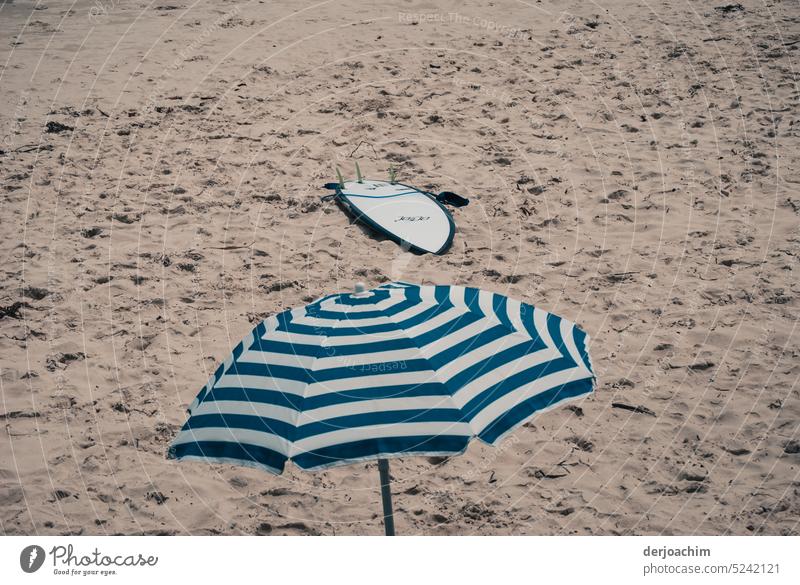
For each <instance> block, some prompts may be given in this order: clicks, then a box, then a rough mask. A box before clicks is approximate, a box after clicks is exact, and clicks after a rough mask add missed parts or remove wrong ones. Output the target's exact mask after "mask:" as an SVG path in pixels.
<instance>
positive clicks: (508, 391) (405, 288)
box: [168, 283, 594, 533]
mask: <svg viewBox="0 0 800 585" xmlns="http://www.w3.org/2000/svg"><path fill="white" fill-rule="evenodd" d="M362 288H363V287H362ZM587 344H588V337H587V335H586V334H585V333H584V332H583V331H581V330H580V329H578V328H577V327H576V326H575V325H574V324H573V323H571V322H569V321H567V320H565V319H561V318H560V317H557V316H555V315H553V314H550V313H548V312H546V311H543V310H541V309H538V308H535V307H532V306H531V305H527V304H525V303H521V302H519V301H515V300H512V299H509V298H507V297H505V296H503V295H499V294H496V293H492V292H487V291H483V290H479V289H476V288H465V287H460V286H417V285H412V284H406V283H391V284H385V285H383V286H380V287H378V288H376V289H373V290H371V291H363V290H361V289H357V292H355V293H344V294H335V295H330V296H326V297H323V298H321V299H319V300H317V301H315V302H313V303H311V304H310V305H307V306H305V307H302V308H298V309H293V310H289V311H285V312H283V313H280V314H278V315H275V316H272V317H269V318H267V319H266V320H264V321H262V322H261V323H260V324H259V325H258V326H257V327H256V328H255V329H254V330H253V331H252V332H251V333H250V334H249V335H248V336H247V338H245V339H244V340H243V341H242V342H241V343H240V344H239V345H238V346H237V347H236V349H234V351H233V353H232V355H231V356H229V357H228V359H226V360H225V362H224V363H223V364H221V365H220V366H219V368H218V369H217V371H216V372H215V373H214V375H213V376H211V378H210V380H209V381H208V383H207V384H206V386H205V387H204V388H203V389H202V390H201V392H200V394H199V395H198V396H197V398H196V399H195V400H194V402H193V403H192V404H191V406H190V407H189V413H190V417H189V420H188V421H187V422H186V424H185V425H184V427H183V428H182V429H181V431H180V433H179V434H178V436H177V437H176V438H175V440H174V442H173V443H172V445H171V447H170V449H169V454H168V456H169V457H170V458H174V459H202V460H204V461H211V462H222V463H233V464H237V465H247V466H252V467H258V468H261V469H265V470H267V471H270V472H272V473H281V472H282V471H283V468H284V465H285V464H286V462H287V461H288V460H292V461H293V462H294V463H295V464H296V465H298V466H299V467H301V468H303V469H322V468H326V467H331V466H334V465H341V464H347V463H352V462H354V461H360V460H367V459H379V460H380V463H381V475H382V484H383V487H384V488H385V489H384V495H385V497H386V496H387V495H388V464H387V463H386V461H385V460H386V459H387V458H391V457H403V456H409V455H453V454H458V453H461V452H463V451H464V450H465V449H466V447H467V444H468V443H469V441H470V439H472V438H473V437H478V438H479V439H481V440H482V441H484V442H486V443H489V444H497V443H499V442H500V441H501V440H502V439H503V437H504V436H506V435H507V434H508V433H509V432H511V431H512V430H514V429H515V428H516V427H518V426H519V425H521V424H523V423H524V422H526V421H527V420H529V419H530V418H531V417H532V416H533V415H534V414H535V413H537V412H541V411H543V410H545V409H548V408H552V407H554V406H556V405H559V404H561V403H563V402H564V401H565V400H569V399H572V398H576V397H579V396H583V395H585V394H587V393H589V392H591V391H592V388H593V386H594V373H593V371H592V365H591V362H590V360H589V355H588V352H587ZM386 504H387V501H386V499H385V500H384V506H385V518H386V520H387V533H388V532H389V530H388V529H389V525H388V520H390V517H389V516H387V513H388V514H390V513H391V510H390V505H389V508H388V509H387V508H386Z"/></svg>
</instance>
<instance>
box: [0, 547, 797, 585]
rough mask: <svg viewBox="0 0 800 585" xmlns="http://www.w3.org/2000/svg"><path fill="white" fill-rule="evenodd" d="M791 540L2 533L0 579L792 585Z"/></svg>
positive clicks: (794, 549)
mask: <svg viewBox="0 0 800 585" xmlns="http://www.w3.org/2000/svg"><path fill="white" fill-rule="evenodd" d="M799 548H800V537H581V536H571V537H570V536H566V537H535V536H534V537H450V538H447V537H444V538H442V537H407V538H402V537H399V538H385V537H317V538H314V537H306V538H303V537H188V536H187V537H157V536H148V537H133V536H122V537H90V536H87V537H4V538H2V539H0V581H2V583H9V584H10V583H15V584H16V583H20V584H24V583H55V582H58V583H66V582H69V583H83V582H87V580H88V581H89V582H103V583H114V584H119V585H122V584H125V583H135V584H137V585H141V584H142V583H143V582H150V583H176V584H180V583H188V582H197V583H222V584H224V585H232V584H237V585H238V584H244V583H272V582H275V583H281V584H282V585H287V584H290V583H302V584H306V583H325V584H330V583H339V582H347V583H348V584H353V585H358V584H361V583H364V584H369V585H374V584H375V583H378V584H380V585H393V584H398V585H400V584H402V585H408V584H409V583H415V582H421V583H437V582H439V583H448V584H449V583H458V584H459V585H462V584H467V583H475V584H480V585H486V584H487V583H492V584H500V583H514V584H517V583H523V584H525V583H531V584H533V583H541V582H544V583H574V582H578V581H577V580H578V579H586V580H591V581H592V582H600V583H606V582H613V583H615V584H616V583H646V582H654V583H703V584H704V585H705V584H706V583H726V584H728V583H800V572H799V571H798V566H799V565H800V563H799V562H798V558H797V556H798V555H797V551H798V549H799ZM187 579H189V580H191V581H187ZM598 580H599V581H598Z"/></svg>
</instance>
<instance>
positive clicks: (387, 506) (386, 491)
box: [378, 459, 394, 536]
mask: <svg viewBox="0 0 800 585" xmlns="http://www.w3.org/2000/svg"><path fill="white" fill-rule="evenodd" d="M378 472H379V473H380V476H381V498H382V499H383V526H384V528H386V536H394V512H393V511H392V488H391V487H390V486H389V482H390V481H391V479H390V478H389V461H388V460H386V459H378Z"/></svg>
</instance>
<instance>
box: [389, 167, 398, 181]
mask: <svg viewBox="0 0 800 585" xmlns="http://www.w3.org/2000/svg"><path fill="white" fill-rule="evenodd" d="M396 178H397V173H396V172H395V170H394V165H389V182H390V183H391V184H392V185H394V183H395V179H396Z"/></svg>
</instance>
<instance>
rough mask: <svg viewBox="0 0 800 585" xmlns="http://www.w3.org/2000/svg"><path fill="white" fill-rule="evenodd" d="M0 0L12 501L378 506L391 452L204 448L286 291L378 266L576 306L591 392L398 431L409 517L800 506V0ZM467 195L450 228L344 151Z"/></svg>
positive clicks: (6, 400)
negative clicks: (568, 400)
mask: <svg viewBox="0 0 800 585" xmlns="http://www.w3.org/2000/svg"><path fill="white" fill-rule="evenodd" d="M723 4H725V2H724V1H720V2H719V3H718V4H717V3H706V2H674V3H669V2H659V3H647V2H622V1H619V0H609V1H607V2H598V3H583V2H568V3H562V2H555V1H550V0H544V1H540V2H536V1H534V0H531V1H530V2H510V1H495V2H485V1H484V2H475V1H469V2H455V1H447V2H436V3H434V2H392V3H385V4H384V5H383V6H382V7H377V6H374V5H371V4H370V5H369V6H367V5H362V4H361V3H359V2H357V1H356V0H342V1H331V2H321V3H318V2H305V1H304V2H289V1H287V0H281V1H279V2H230V1H221V2H197V3H195V2H185V1H183V0H168V1H166V0H155V1H154V2H146V1H141V0H140V1H127V0H106V1H104V0H97V1H96V2H88V1H86V0H77V1H75V2H69V1H66V0H44V1H43V2H38V3H34V2H32V1H22V0H15V1H14V2H13V3H6V4H3V5H2V8H1V9H0V39H2V43H0V67H2V69H0V101H1V103H2V106H0V136H2V140H3V143H2V145H0V149H1V150H2V153H1V154H0V181H2V208H0V229H2V232H0V233H1V234H2V237H1V238H0V258H2V272H0V307H4V309H3V311H2V315H3V316H2V318H0V390H1V391H2V404H0V419H2V423H3V427H4V428H3V430H2V434H3V439H2V440H0V530H2V533H4V534H142V533H144V534H380V533H381V532H382V525H381V521H380V517H379V514H380V500H379V492H378V473H377V466H376V465H375V464H374V463H368V464H364V463H360V464H356V465H352V466H349V467H343V468H338V469H333V470H329V471H325V472H319V473H309V472H303V471H300V470H298V469H297V468H295V467H293V466H289V468H288V469H287V471H286V473H285V474H284V475H283V476H280V477H275V476H271V475H268V474H264V473H262V472H259V471H256V470H252V469H247V468H238V467H232V466H226V465H204V464H202V463H188V462H187V463H176V462H172V461H167V460H166V459H165V452H166V448H167V445H168V443H169V441H170V440H171V438H172V437H173V436H174V434H175V433H176V431H177V430H178V428H179V427H180V425H181V424H182V423H183V421H184V420H185V417H186V415H185V412H184V408H185V406H186V405H187V404H188V403H189V402H190V401H191V399H192V398H193V397H194V396H195V394H196V393H197V391H198V389H199V388H200V387H201V386H202V385H203V384H204V383H205V381H206V379H207V377H208V375H209V374H210V372H211V371H212V370H213V369H214V368H215V366H216V365H217V363H218V362H219V361H220V360H221V359H223V358H224V357H225V356H226V355H227V354H228V353H229V351H230V349H231V348H232V347H233V346H234V345H235V344H236V343H238V341H239V340H240V339H241V338H242V337H243V336H244V335H245V334H246V333H247V332H248V331H249V330H250V329H251V328H252V327H253V326H254V324H255V323H256V322H257V321H258V320H260V319H261V318H263V317H264V316H266V315H269V314H272V313H275V312H277V311H280V310H282V309H285V308H288V307H294V306H298V305H302V304H304V303H307V302H309V301H311V300H313V299H315V298H317V297H318V296H320V295H322V294H327V293H331V292H337V291H345V290H350V289H351V288H352V286H353V283H354V282H356V281H364V282H366V283H367V284H369V285H373V286H376V285H378V284H380V283H382V282H386V281H389V280H405V281H410V282H417V283H442V284H448V283H457V284H463V285H471V286H479V287H482V288H485V289H487V290H493V291H496V292H500V293H503V294H507V295H509V296H511V297H514V298H518V299H522V300H524V301H526V302H529V303H531V304H534V305H537V306H540V307H542V308H544V309H547V310H549V311H552V312H554V313H556V314H558V315H561V316H563V317H565V318H568V319H570V320H573V321H575V322H577V323H578V324H579V325H580V326H581V327H582V328H583V329H584V330H586V331H587V332H588V333H589V334H590V335H591V337H592V339H593V342H592V346H591V354H592V357H593V362H594V366H595V369H596V372H597V374H598V388H597V392H596V393H595V394H593V395H592V396H591V397H589V398H587V399H585V400H583V401H581V402H579V403H577V404H576V405H573V406H570V407H565V408H560V409H556V410H554V411H551V412H548V413H546V414H543V415H542V416H540V417H537V418H536V419H534V420H533V421H532V422H531V423H528V424H526V425H525V426H524V427H522V428H520V429H518V430H517V432H515V433H514V434H513V435H512V436H511V437H510V438H509V439H508V440H507V441H506V442H505V443H504V444H503V446H502V448H500V449H495V448H491V447H487V446H485V445H482V444H480V443H477V442H476V443H473V444H472V445H471V447H470V448H469V450H468V452H467V453H466V454H464V455H462V456H460V457H455V458H451V459H430V458H422V457H417V458H408V459H404V460H399V461H393V462H392V474H393V478H394V483H393V488H394V493H395V504H396V511H397V518H396V523H397V530H398V532H399V533H402V534H761V533H765V534H798V533H800V528H799V527H798V518H800V477H799V476H798V471H799V470H800V454H798V451H800V444H799V443H798V439H799V438H800V437H798V429H799V426H800V422H799V421H800V402H799V401H798V388H797V380H798V374H799V373H800V360H798V355H800V339H799V338H798V332H797V314H798V294H800V289H799V287H798V281H797V272H798V258H800V232H799V231H798V221H799V220H800V195H798V187H799V186H800V155H799V154H798V153H799V152H800V124H799V122H800V116H798V109H797V100H798V88H797V78H796V73H795V69H794V68H795V66H796V65H797V57H798V54H800V5H798V4H797V3H796V2H767V3H764V2H759V1H756V0H742V2H741V4H740V5H733V6H728V7H727V8H725V9H724V10H723V9H721V7H722V6H723ZM355 160H358V161H359V163H360V166H361V169H362V170H363V171H364V174H365V176H367V177H372V178H383V177H386V176H388V175H387V169H388V167H389V165H390V164H394V165H395V166H396V167H397V168H398V179H400V180H403V181H407V182H409V183H411V184H415V185H418V186H420V187H424V188H428V189H431V190H434V189H439V190H445V189H446V190H451V191H456V192H459V193H461V194H463V195H466V196H468V197H470V198H471V203H470V205H469V206H468V207H465V208H461V209H458V210H455V211H454V217H455V221H456V223H457V225H458V232H457V234H456V237H455V241H454V244H453V247H452V249H451V250H450V252H448V253H447V254H445V255H443V256H438V257H437V256H431V255H425V256H416V255H413V254H409V253H405V252H403V251H402V250H401V249H400V248H399V247H398V246H397V245H396V244H394V243H392V242H391V241H388V240H385V239H383V238H381V237H380V236H377V235H376V234H374V233H371V232H370V231H368V230H366V229H364V228H362V227H360V226H358V225H357V224H353V223H352V222H351V221H350V219H349V218H348V217H347V216H346V215H345V214H344V213H343V212H342V211H341V210H340V209H339V208H337V206H336V205H335V204H334V203H331V202H327V203H322V202H320V196H321V195H324V194H325V193H326V191H324V190H323V189H321V185H323V184H324V183H326V182H328V181H331V180H335V174H334V171H333V168H334V165H335V164H338V165H339V166H340V167H341V168H342V170H343V171H344V172H345V174H349V176H352V175H353V162H354V161H355Z"/></svg>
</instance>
